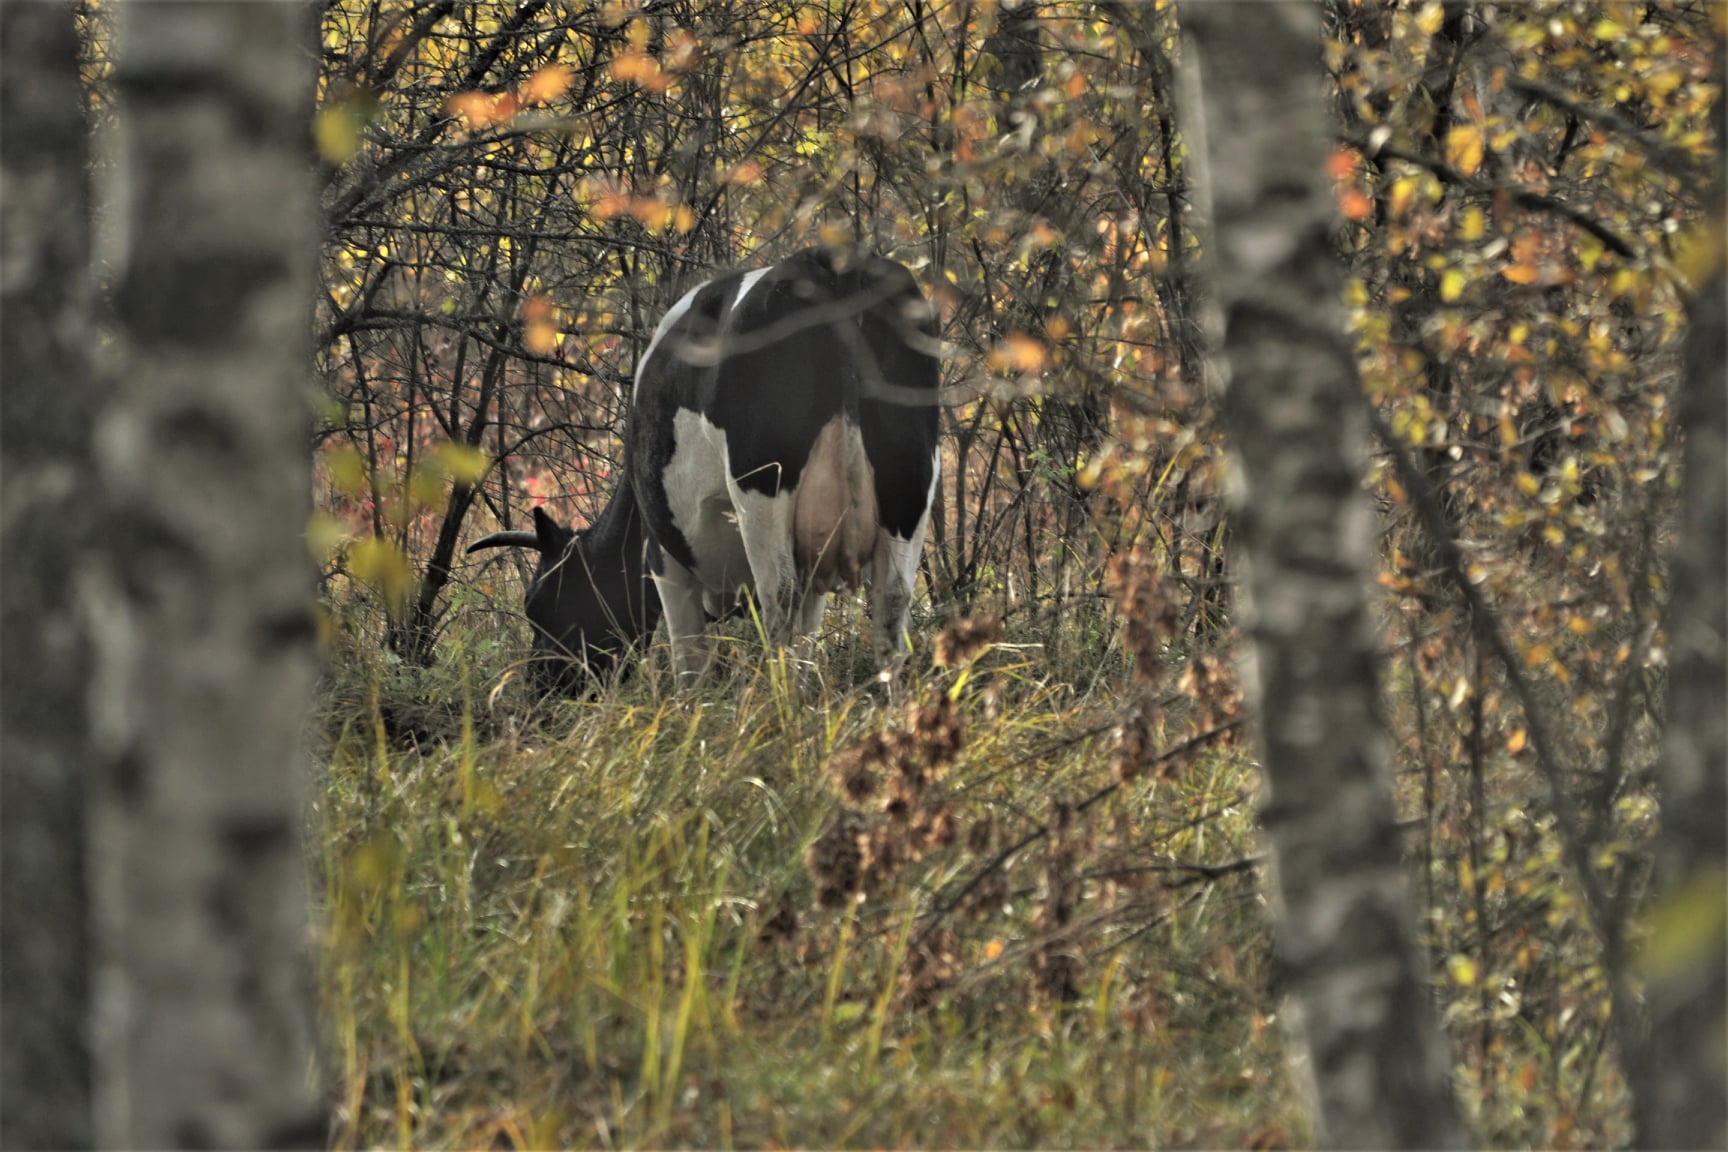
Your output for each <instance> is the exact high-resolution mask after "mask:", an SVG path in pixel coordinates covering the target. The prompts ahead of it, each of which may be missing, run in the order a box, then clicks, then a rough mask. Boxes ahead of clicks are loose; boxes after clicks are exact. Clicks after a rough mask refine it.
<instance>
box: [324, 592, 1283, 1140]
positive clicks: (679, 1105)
mask: <svg viewBox="0 0 1728 1152" xmlns="http://www.w3.org/2000/svg"><path fill="white" fill-rule="evenodd" d="M472 618H473V619H476V620H482V619H484V618H483V617H481V616H480V615H479V614H478V613H475V614H473V616H472ZM863 631H864V621H863V619H862V613H861V609H860V606H857V605H851V606H848V607H847V608H846V609H845V610H844V611H838V612H833V613H831V615H830V618H829V621H828V625H827V629H826V635H825V636H824V637H823V638H822V640H821V641H820V642H818V644H817V645H816V646H815V647H814V649H813V650H811V649H809V648H805V649H794V650H790V651H787V652H784V653H781V654H779V655H777V656H776V657H774V658H764V656H763V653H762V649H761V648H760V646H759V644H758V643H757V642H756V640H755V638H753V637H752V636H750V635H749V630H748V628H747V627H745V626H734V627H733V628H732V630H731V631H730V632H729V633H728V642H727V643H726V644H725V645H723V648H724V649H725V650H726V656H727V657H729V658H723V659H722V667H721V668H720V669H719V670H718V672H717V673H716V675H714V676H713V677H712V678H711V679H710V680H709V682H708V683H706V684H705V685H704V686H703V687H702V688H701V689H700V690H699V691H697V692H695V693H693V694H691V695H688V696H684V697H680V696H678V695H675V694H673V693H672V692H671V691H670V676H669V674H668V673H667V672H666V670H665V668H664V667H661V668H659V669H658V670H654V669H652V667H650V668H649V669H643V670H640V671H639V672H638V673H637V674H635V675H632V676H630V677H628V678H627V679H626V680H625V681H624V682H622V683H619V684H614V685H612V686H610V687H609V688H608V689H607V690H605V691H604V692H601V693H599V694H597V695H595V696H594V697H592V698H589V699H585V700H565V699H546V698H541V697H538V696H535V695H533V694H532V693H531V692H529V691H528V690H527V689H526V688H525V687H524V686H523V685H522V684H521V682H520V678H519V677H517V676H516V675H515V674H514V673H513V670H512V660H513V659H514V658H517V657H519V656H520V655H521V653H520V650H519V649H518V648H517V641H516V639H515V637H514V636H513V635H511V634H509V632H508V630H507V629H500V628H498V627H496V626H495V625H492V624H489V623H487V624H481V625H479V626H477V627H474V628H472V629H470V630H468V631H466V632H458V633H457V634H456V635H454V636H452V637H451V638H450V642H451V646H452V649H453V651H452V655H451V658H450V659H448V660H446V661H445V662H444V664H443V665H442V666H441V667H440V668H439V669H435V670H426V669H414V668H410V667H408V666H406V665H401V664H396V663H394V662H391V661H389V660H387V659H385V658H381V657H378V656H375V655H371V654H369V653H368V654H362V653H359V652H352V653H349V654H347V655H345V656H343V657H341V658H339V659H338V660H337V661H336V663H335V666H334V667H333V669H332V672H331V682H330V692H329V695H328V698H327V706H326V709H325V712H324V714H323V720H322V723H323V731H324V734H325V736H326V739H325V740H324V753H323V754H324V756H325V758H326V759H327V761H328V771H327V773H326V774H325V776H324V784H323V787H322V788H321V789H320V795H319V799H318V803H317V806H316V809H317V810H316V813H315V824H316V840H315V842H316V843H319V844H321V846H322V848H321V862H320V866H319V867H318V873H319V874H318V875H317V877H315V880H314V884H313V891H314V892H315V893H318V894H319V896H320V898H319V899H318V903H319V905H320V907H319V908H318V909H316V914H317V919H318V922H319V923H321V924H322V926H323V928H322V938H321V945H320V949H319V952H320V958H321V963H320V977H319V979H320V993H321V1002H322V1014H323V1017H324V1019H325V1021H326V1022H327V1027H326V1032H327V1035H328V1037H329V1042H330V1046H331V1050H330V1052H329V1054H328V1059H329V1060H330V1061H331V1063H332V1069H331V1071H332V1073H333V1076H332V1077H331V1079H332V1080H333V1081H334V1083H335V1084H336V1085H337V1086H338V1094H339V1101H338V1112H337V1115H338V1131H337V1134H336V1139H335V1143H336V1144H337V1146H340V1147H371V1146H382V1145H400V1146H404V1147H407V1146H415V1147H422V1146H445V1147H486V1146H504V1147H556V1146H623V1145H628V1146H667V1145H694V1146H704V1147H722V1146H734V1145H743V1146H776V1145H777V1146H816V1145H846V1146H861V1145H875V1146H894V1147H906V1146H946V1147H1006V1146H1016V1147H1026V1146H1040V1147H1042V1146H1080V1145H1088V1146H1117V1145H1144V1144H1156V1145H1175V1146H1184V1145H1186V1146H1209V1147H1211V1146H1244V1145H1246V1146H1268V1147H1270V1146H1281V1145H1285V1144H1289V1143H1295V1142H1301V1141H1302V1140H1303V1138H1304V1121H1303V1119H1302V1107H1301V1104H1300V1101H1299V1099H1298V1097H1297V1095H1296V1090H1295V1087H1294V1085H1293V1083H1292V1080H1291V1078H1290V1077H1289V1076H1288V1075H1287V1074H1286V1072H1285V1070H1284V1062H1283V1060H1282V1058H1281V1056H1280V1051H1281V1037H1280V1036H1279V1033H1278V1027H1277V1021H1276V1016H1277V1000H1276V997H1275V995H1274V993H1273V992H1272V990H1271V979H1270V973H1269V969H1268V965H1269V961H1270V950H1269V945H1268V942H1267V941H1268V935H1267V924H1266V917H1265V913H1264V907H1263V899H1262V895H1261V882H1260V877H1259V871H1260V868H1259V855H1258V851H1257V848H1256V846H1255V842H1254V833H1253V818H1252V811H1253V809H1252V796H1253V792H1254V788H1255V772H1254V769H1253V767H1252V765H1251V763H1250V761H1249V759H1248V756H1247V754H1246V752H1245V750H1244V749H1245V747H1246V745H1245V743H1244V742H1242V741H1241V740H1240V739H1239V735H1238V731H1237V729H1238V723H1237V720H1236V719H1235V718H1234V717H1233V716H1219V715H1210V716H1209V715H1204V714H1202V710H1201V709H1200V708H1197V707H1196V705H1195V701H1194V700H1193V699H1189V698H1184V697H1182V696H1181V695H1180V694H1179V693H1175V692H1170V693H1168V694H1167V695H1168V698H1167V699H1164V700H1161V701H1159V702H1158V705H1156V706H1155V705H1150V704H1149V705H1145V706H1142V707H1141V708H1140V709H1139V710H1137V711H1136V712H1135V713H1134V716H1133V717H1132V718H1131V719H1130V720H1128V721H1127V722H1126V723H1125V722H1124V707H1123V699H1124V697H1125V695H1126V694H1128V692H1129V688H1128V686H1129V684H1130V682H1131V681H1132V680H1133V674H1132V671H1131V668H1130V664H1131V661H1130V658H1129V657H1128V656H1127V655H1126V653H1125V652H1124V651H1123V648H1122V644H1121V642H1120V641H1119V640H1106V641H1105V642H1104V643H1101V644H1100V645H1098V646H1097V647H1096V648H1095V649H1094V650H1093V651H1091V652H1088V653H1077V654H1076V657H1075V659H1074V660H1073V661H1072V663H1071V664H1070V665H1069V666H1067V667H1062V668H1056V667H1052V666H1051V665H1050V663H1049V662H1048V660H1047V659H1046V656H1045V653H1044V651H1043V647H1042V645H1040V644H1038V643H1035V642H1023V641H1021V640H1019V639H1018V638H1016V637H1015V636H1013V635H1012V634H1011V633H1010V634H1009V635H1007V636H1003V635H1002V634H1001V629H1000V627H999V626H994V627H993V626H992V623H991V622H989V621H982V622H980V621H973V620H964V621H961V622H960V623H957V624H955V625H952V626H950V627H949V628H947V629H946V630H945V631H942V632H941V634H940V635H936V634H935V630H933V632H932V634H931V635H929V636H927V637H926V638H925V639H923V640H922V641H921V642H920V645H919V648H920V651H919V653H918V655H917V656H916V657H915V658H914V660H913V662H912V665H911V671H910V672H909V673H908V675H907V676H906V677H905V679H904V681H903V682H902V683H900V684H898V685H896V686H895V687H894V688H893V689H892V690H889V689H887V688H884V686H883V685H881V684H880V683H879V682H878V681H877V680H876V679H875V678H873V677H872V676H871V674H870V670H869V663H870V660H869V656H868V654H867V649H866V647H865V646H863V645H859V644H856V643H854V642H853V641H852V640H851V639H849V638H850V637H853V636H856V635H859V634H862V633H863ZM933 653H934V656H935V657H936V661H935V662H933V661H932V654H933ZM663 657H664V653H663V652H659V653H651V654H650V656H649V658H648V663H649V665H650V666H652V665H653V664H654V663H655V662H656V658H659V660H658V662H659V663H660V664H662V665H663V664H664V663H665V661H664V659H663ZM1183 670H1184V666H1183V665H1182V664H1181V663H1179V662H1177V663H1170V664H1169V665H1168V667H1164V668H1161V669H1159V670H1157V673H1156V674H1155V675H1147V676H1143V677H1142V678H1141V679H1142V680H1143V681H1144V682H1145V688H1144V691H1145V692H1147V693H1150V692H1152V691H1153V690H1154V689H1153V688H1152V684H1153V683H1154V681H1156V680H1158V679H1161V678H1165V676H1166V674H1167V678H1168V679H1169V684H1168V685H1166V686H1165V687H1166V688H1170V687H1173V686H1174V685H1175V683H1176V681H1177V680H1178V679H1179V678H1180V677H1181V675H1182V673H1183ZM1129 757H1134V758H1137V761H1138V762H1136V763H1129V762H1128V758H1129Z"/></svg>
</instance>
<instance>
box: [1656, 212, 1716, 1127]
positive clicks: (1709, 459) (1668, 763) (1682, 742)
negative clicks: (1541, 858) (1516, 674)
mask: <svg viewBox="0 0 1728 1152" xmlns="http://www.w3.org/2000/svg"><path fill="white" fill-rule="evenodd" d="M1721 212H1722V208H1721V200H1720V198H1718V199H1717V201H1716V219H1717V220H1718V221H1720V220H1721V218H1722V216H1721ZM1691 320H1692V330H1691V332H1690V334H1689V335H1688V337H1687V342H1686V369H1685V384H1684V393H1683V395H1682V397H1681V402H1680V414H1679V415H1680V420H1679V423H1680V426H1681V427H1682V428H1683V429H1684V430H1685V433H1686V446H1685V453H1686V456H1685V463H1684V465H1683V469H1682V474H1681V480H1680V524H1679V539H1678V542H1677V544H1676V546H1675V551H1674V560H1673V567H1672V570H1671V571H1672V579H1673V593H1672V599H1670V600H1669V602H1668V651H1669V656H1668V727H1667V732H1666V735H1665V737H1664V741H1663V748H1662V774H1661V779H1662V838H1661V843H1660V845H1659V848H1658V851H1657V876H1658V882H1659V883H1660V884H1661V886H1662V892H1663V895H1662V898H1661V903H1660V904H1659V908H1660V909H1662V911H1661V912H1659V914H1658V918H1657V919H1658V924H1659V927H1658V929H1657V939H1656V940H1655V941H1653V942H1652V946H1651V964H1650V968H1651V976H1650V1015H1651V1040H1652V1043H1651V1051H1652V1054H1653V1056H1654V1058H1655V1063H1656V1071H1655V1074H1654V1075H1652V1076H1650V1077H1648V1078H1647V1083H1648V1086H1649V1087H1648V1090H1649V1091H1650V1092H1651V1093H1652V1094H1653V1095H1654V1097H1655V1098H1654V1100H1652V1101H1650V1102H1649V1104H1648V1105H1647V1106H1645V1107H1642V1108H1640V1109H1639V1112H1640V1114H1641V1115H1644V1116H1648V1117H1649V1118H1650V1129H1649V1131H1647V1132H1646V1131H1641V1132H1639V1133H1638V1138H1639V1144H1640V1145H1641V1146H1643V1147H1650V1148H1724V1147H1728V1060H1725V1058H1724V1051H1723V1049H1724V1043H1725V1042H1728V938H1725V931H1724V922H1723V917H1724V908H1725V907H1728V829H1725V828H1724V824H1723V813H1724V812H1728V720H1725V719H1724V711H1723V701H1724V700H1725V699H1728V605H1725V603H1724V588H1728V571H1725V569H1728V502H1725V501H1728V379H1724V376H1723V366H1724V365H1725V364H1728V333H1725V328H1728V281H1725V280H1724V278H1723V273H1722V270H1721V269H1720V268H1718V269H1717V272H1716V274H1715V276H1713V277H1712V278H1711V280H1710V282H1709V283H1708V284H1707V285H1706V286H1705V288H1704V289H1703V291H1701V292H1699V293H1698V296H1697V297H1696V298H1695V299H1694V300H1693V301H1692V307H1691ZM1700 925H1712V926H1713V929H1706V930H1704V931H1702V932H1700V931H1699V930H1698V929H1699V926H1700ZM1634 1083H1635V1084H1636V1083H1637V1081H1634Z"/></svg>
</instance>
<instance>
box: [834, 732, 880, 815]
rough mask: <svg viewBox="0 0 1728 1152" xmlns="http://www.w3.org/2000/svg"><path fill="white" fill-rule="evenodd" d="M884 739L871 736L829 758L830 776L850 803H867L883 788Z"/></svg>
mask: <svg viewBox="0 0 1728 1152" xmlns="http://www.w3.org/2000/svg"><path fill="white" fill-rule="evenodd" d="M880 742H881V741H880V737H878V736H870V737H867V738H865V739H864V740H862V741H860V742H859V743H857V744H854V745H853V746H852V747H850V748H846V749H843V750H841V751H839V752H836V753H834V755H832V756H830V757H829V758H828V773H829V776H830V778H831V779H832V780H833V782H834V787H835V789H836V790H837V791H838V792H839V793H840V795H841V797H842V798H843V799H844V800H845V801H846V802H847V803H848V804H853V805H863V804H865V803H867V802H868V801H869V799H870V798H871V797H872V796H874V795H876V793H877V791H878V790H879V789H880V788H881V786H882V777H881V774H880V773H879V772H878V771H877V768H878V766H879V765H880V764H881V762H882V759H881V755H880V747H879V745H880Z"/></svg>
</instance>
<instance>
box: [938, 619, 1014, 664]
mask: <svg viewBox="0 0 1728 1152" xmlns="http://www.w3.org/2000/svg"><path fill="white" fill-rule="evenodd" d="M1001 639H1002V621H1001V620H1000V619H998V618H997V617H995V616H963V617H961V618H960V619H958V620H956V621H954V622H953V623H951V624H949V625H948V627H946V628H944V629H943V630H942V634H941V635H940V636H938V637H936V667H938V668H957V667H959V666H960V665H962V664H967V663H970V662H971V661H972V660H974V659H975V658H977V657H978V656H979V655H980V654H981V653H982V652H983V651H984V649H986V648H988V647H989V646H990V645H992V644H995V643H996V642H998V641H999V640H1001Z"/></svg>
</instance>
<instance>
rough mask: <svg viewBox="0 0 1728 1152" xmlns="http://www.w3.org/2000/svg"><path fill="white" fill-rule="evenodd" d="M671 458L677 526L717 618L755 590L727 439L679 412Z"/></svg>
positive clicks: (669, 499) (669, 491)
mask: <svg viewBox="0 0 1728 1152" xmlns="http://www.w3.org/2000/svg"><path fill="white" fill-rule="evenodd" d="M672 435H673V448H672V459H671V460H669V461H668V462H667V464H666V471H665V472H664V473H662V475H661V477H660V482H661V484H663V485H664V486H665V489H666V503H667V505H668V507H670V508H671V510H672V522H673V523H674V524H676V525H677V526H678V531H679V532H680V533H681V534H682V535H683V537H684V541H685V543H687V544H688V545H690V552H691V554H692V555H694V556H695V558H696V570H695V572H693V573H692V576H693V577H694V578H695V579H696V580H698V581H700V583H701V585H702V587H703V588H704V589H706V590H707V593H708V597H707V602H708V609H709V611H710V612H711V613H712V614H713V615H715V616H724V615H725V614H726V613H727V612H728V611H730V610H731V607H732V601H733V598H734V597H735V596H736V594H737V591H738V589H740V588H747V587H749V586H750V583H751V580H750V559H749V554H748V553H747V552H746V551H745V548H744V538H743V537H742V536H741V535H740V534H739V528H738V517H737V515H736V512H735V510H734V508H733V501H732V494H731V492H730V491H729V489H728V485H727V480H726V475H727V473H726V434H725V433H724V432H722V431H721V430H720V429H719V428H716V427H715V426H714V425H713V424H710V423H709V422H708V420H707V418H706V417H704V416H703V415H702V414H701V413H700V412H692V411H690V410H689V409H688V408H680V409H678V412H677V414H676V415H675V416H674V417H673V419H672Z"/></svg>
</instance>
